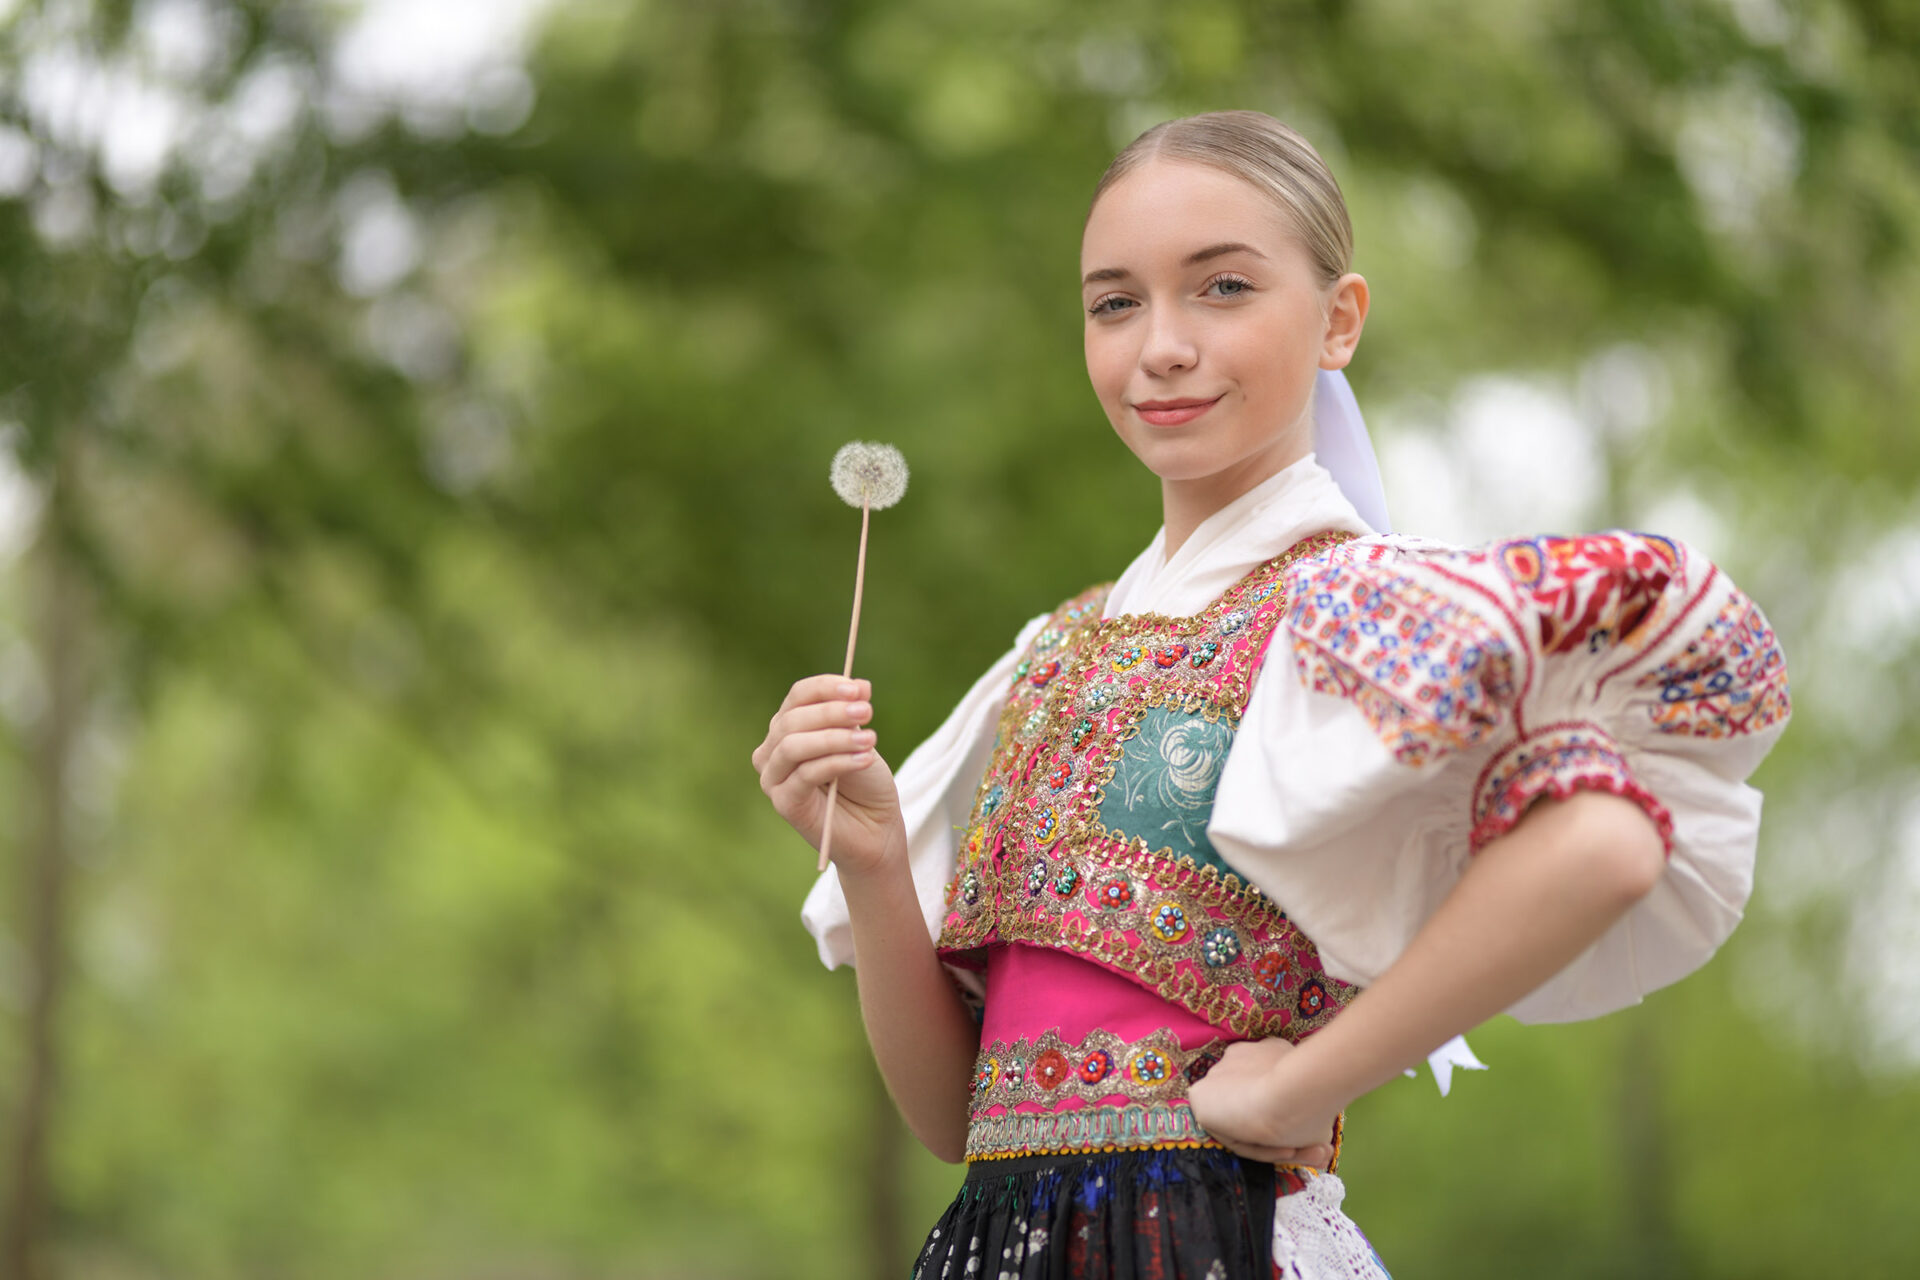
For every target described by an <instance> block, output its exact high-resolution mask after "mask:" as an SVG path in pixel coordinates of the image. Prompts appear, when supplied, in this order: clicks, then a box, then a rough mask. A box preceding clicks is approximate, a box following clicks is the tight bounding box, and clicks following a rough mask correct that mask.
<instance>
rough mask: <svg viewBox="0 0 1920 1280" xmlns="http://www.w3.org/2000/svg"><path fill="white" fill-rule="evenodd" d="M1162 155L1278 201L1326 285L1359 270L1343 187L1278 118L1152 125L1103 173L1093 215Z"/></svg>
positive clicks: (1227, 116)
mask: <svg viewBox="0 0 1920 1280" xmlns="http://www.w3.org/2000/svg"><path fill="white" fill-rule="evenodd" d="M1156 156H1164V157H1165V158H1167V159H1169V160H1187V161H1191V162H1193V163H1195V164H1205V165H1211V166H1213V167H1214V168H1216V169H1220V170H1222V171H1224V172H1226V173H1230V174H1232V175H1233V176H1234V177H1236V178H1240V179H1242V180H1243V181H1246V182H1250V183H1252V184H1253V185H1254V186H1255V187H1257V188H1259V189H1260V190H1261V191H1264V192H1266V193H1267V194H1268V195H1269V196H1271V197H1273V200H1274V202H1275V203H1276V204H1278V205H1279V206H1280V210H1281V212H1282V213H1283V214H1284V215H1285V216H1286V218H1287V220H1288V221H1289V222H1291V223H1292V224H1293V227H1294V231H1295V233H1296V234H1298V235H1299V237H1300V241H1301V243H1302V244H1303V245H1305V246H1306V250H1307V256H1308V257H1310V258H1311V259H1312V260H1313V265H1314V268H1315V270H1317V271H1318V272H1319V273H1320V277H1321V283H1322V284H1323V285H1331V284H1332V283H1333V282H1334V281H1335V280H1338V279H1339V278H1340V277H1341V276H1343V275H1345V274H1346V273H1347V272H1348V271H1349V270H1350V269H1351V268H1352V263H1353V223H1352V222H1351V221H1349V220H1348V218H1347V202H1346V199H1345V198H1344V197H1342V196H1341V194H1340V184H1339V183H1337V182H1335V181H1334V180H1333V173H1332V171H1331V170H1329V169H1328V168H1327V163H1326V161H1324V160H1322V159H1321V158H1320V153H1319V152H1317V151H1315V150H1314V149H1313V144H1312V143H1310V142H1308V141H1307V140H1306V139H1305V138H1303V137H1301V136H1300V135H1299V134H1297V133H1295V132H1294V131H1293V130H1292V129H1290V128H1288V127H1287V126H1286V125H1284V124H1282V123H1280V122H1279V121H1278V120H1275V119H1274V118H1273V117H1272V116H1270V115H1266V114H1265V113H1263V112H1259V111H1209V112H1207V113H1206V114H1204V115H1197V116H1186V117H1184V118H1182V119H1179V120H1168V121H1165V122H1163V123H1161V124H1157V125H1155V126H1153V128H1151V129H1149V130H1147V131H1146V132H1145V133H1143V134H1141V135H1140V136H1139V137H1137V138H1135V139H1134V140H1133V141H1132V142H1129V143H1128V144H1127V145H1126V148H1125V149H1124V150H1123V151H1121V152H1120V154H1119V155H1117V156H1115V157H1114V158H1113V163H1112V164H1110V165H1108V166H1107V171H1106V172H1105V173H1103V174H1101V175H1100V183H1099V185H1098V186H1096V187H1095V188H1094V189H1093V201H1092V204H1090V205H1089V206H1088V210H1089V213H1091V210H1092V205H1093V204H1098V203H1099V202H1100V197H1101V196H1102V195H1103V194H1104V193H1105V192H1106V190H1107V188H1108V187H1111V186H1112V185H1113V184H1114V183H1116V182H1118V181H1120V179H1122V178H1124V177H1126V176H1127V175H1128V174H1129V173H1131V172H1133V170H1134V169H1136V168H1138V167H1139V166H1140V165H1142V164H1144V163H1145V162H1146V161H1148V160H1151V159H1153V158H1154V157H1156Z"/></svg>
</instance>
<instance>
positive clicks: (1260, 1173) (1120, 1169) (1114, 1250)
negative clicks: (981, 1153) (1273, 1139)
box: [913, 1147, 1275, 1280]
mask: <svg viewBox="0 0 1920 1280" xmlns="http://www.w3.org/2000/svg"><path fill="white" fill-rule="evenodd" d="M1274 1178H1275V1171H1274V1168H1273V1166H1272V1165H1268V1164H1260V1163H1258V1162H1257V1161H1252V1160H1242V1159H1241V1158H1240V1157H1238V1156H1236V1155H1234V1154H1233V1153H1232V1152H1230V1151H1222V1150H1219V1149H1217V1148H1210V1147H1202V1148H1196V1149H1183V1150H1170V1151H1122V1152H1115V1153H1112V1154H1102V1155H1085V1156H1071V1155H1069V1156H1024V1157H1020V1158H1017V1159H1012V1160H982V1161H977V1162H975V1163H974V1164H972V1165H970V1166H968V1169H967V1180H966V1182H965V1183H963V1184H962V1185H961V1187H960V1194H959V1195H958V1196H956V1197H954V1201H953V1203H952V1204H951V1205H949V1206H947V1211H946V1212H945V1213H943V1214H942V1215H940V1221H939V1223H938V1224H936V1225H935V1227H934V1228H933V1232H932V1234H930V1235H929V1236H928V1237H927V1243H926V1245H925V1246H924V1247H923V1248H922V1249H921V1251H920V1260H919V1261H918V1262H917V1263H915V1264H914V1270H913V1275H914V1280H1105V1278H1106V1277H1112V1278H1113V1280H1253V1278H1255V1277H1258V1280H1271V1277H1272V1276H1273V1274H1274V1268H1273V1212H1274V1207H1273V1202H1274V1194H1275V1185H1274Z"/></svg>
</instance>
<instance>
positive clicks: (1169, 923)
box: [1153, 902, 1187, 942]
mask: <svg viewBox="0 0 1920 1280" xmlns="http://www.w3.org/2000/svg"><path fill="white" fill-rule="evenodd" d="M1153 936H1154V937H1156V938H1158V939H1160V941H1162V942H1179V941H1182V940H1183V939H1185V938H1186V936H1187V913H1186V912H1184V911H1182V910H1181V909H1180V908H1179V906H1177V905H1176V904H1174V903H1171V902H1163V903H1161V904H1160V906H1159V908H1158V909H1157V910H1156V911H1155V912H1154V913H1153Z"/></svg>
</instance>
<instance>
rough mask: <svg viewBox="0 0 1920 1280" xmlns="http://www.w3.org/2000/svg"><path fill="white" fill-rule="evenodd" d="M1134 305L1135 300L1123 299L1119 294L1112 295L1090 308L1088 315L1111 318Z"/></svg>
mask: <svg viewBox="0 0 1920 1280" xmlns="http://www.w3.org/2000/svg"><path fill="white" fill-rule="evenodd" d="M1132 305H1133V299H1131V298H1123V297H1121V296H1120V295H1119V294H1117V293H1110V294H1108V295H1107V296H1106V297H1104V298H1101V299H1100V300H1098V301H1097V302H1095V303H1094V304H1093V305H1092V306H1090V307H1088V308H1087V314H1088V315H1090V316H1110V315H1114V314H1117V313H1118V312H1120V311H1122V310H1124V309H1125V308H1127V307H1131V306H1132Z"/></svg>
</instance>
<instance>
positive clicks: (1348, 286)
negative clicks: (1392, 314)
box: [1320, 271, 1367, 369]
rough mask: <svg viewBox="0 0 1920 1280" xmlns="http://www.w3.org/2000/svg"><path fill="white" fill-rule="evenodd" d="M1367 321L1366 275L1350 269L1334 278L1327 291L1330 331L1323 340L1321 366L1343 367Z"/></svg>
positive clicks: (1325, 367) (1351, 357) (1349, 358)
mask: <svg viewBox="0 0 1920 1280" xmlns="http://www.w3.org/2000/svg"><path fill="white" fill-rule="evenodd" d="M1366 324H1367V281H1366V277H1364V276H1360V275H1356V274H1354V273H1353V272H1351V271H1349V272H1347V274H1346V275H1343V276H1341V277H1340V278H1339V279H1338V280H1336V281H1334V282H1333V288H1332V290H1331V291H1329V293H1328V294H1327V333H1326V337H1325V338H1324V339H1323V340H1322V341H1321V343H1320V367H1321V368H1322V369H1344V368H1346V367H1347V362H1348V361H1349V360H1351V359H1353V349H1354V348H1355V347H1357V346H1359V345H1360V330H1362V329H1364V328H1365V327H1366Z"/></svg>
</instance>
